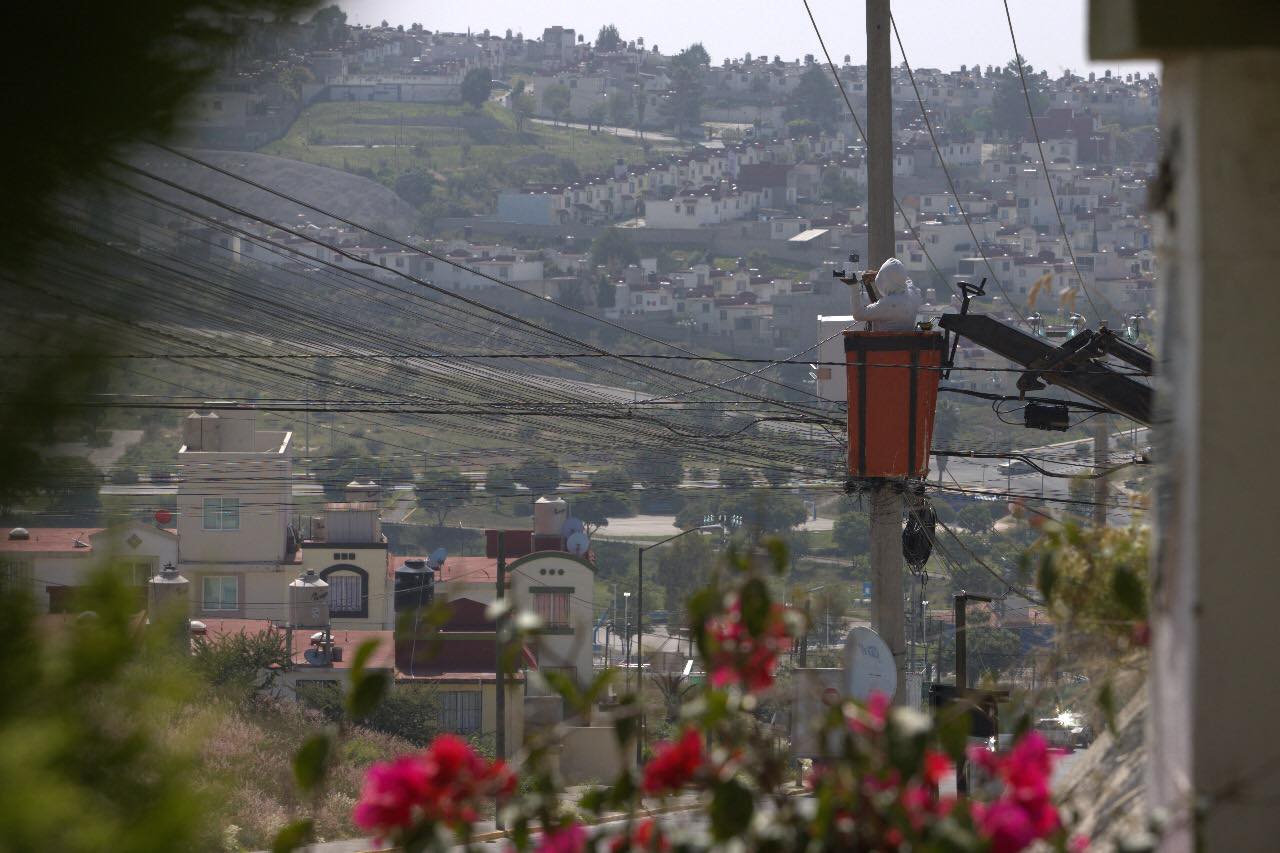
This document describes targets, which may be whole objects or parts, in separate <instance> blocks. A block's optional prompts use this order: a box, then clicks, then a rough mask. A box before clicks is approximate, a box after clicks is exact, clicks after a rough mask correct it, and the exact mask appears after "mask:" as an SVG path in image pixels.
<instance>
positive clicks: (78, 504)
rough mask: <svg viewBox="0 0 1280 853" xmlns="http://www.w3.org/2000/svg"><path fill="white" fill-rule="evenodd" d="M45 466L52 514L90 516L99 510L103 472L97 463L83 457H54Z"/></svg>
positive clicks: (82, 517)
mask: <svg viewBox="0 0 1280 853" xmlns="http://www.w3.org/2000/svg"><path fill="white" fill-rule="evenodd" d="M44 467H45V472H44V476H45V489H44V493H45V498H46V499H47V500H48V501H49V507H48V511H49V512H50V513H53V514H54V515H67V516H73V517H75V518H77V519H88V518H89V517H91V516H93V515H95V514H96V513H97V512H98V510H99V509H100V508H101V506H102V504H101V501H100V500H99V498H98V490H99V489H100V488H101V487H102V472H101V471H99V470H98V469H97V468H96V467H94V465H93V463H91V462H90V461H89V460H88V459H85V458H83V457H81V456H53V457H50V458H48V459H46V460H45V462H44Z"/></svg>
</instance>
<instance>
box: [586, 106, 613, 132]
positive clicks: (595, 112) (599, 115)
mask: <svg viewBox="0 0 1280 853" xmlns="http://www.w3.org/2000/svg"><path fill="white" fill-rule="evenodd" d="M608 113H609V105H608V104H607V103H606V102H605V101H598V102H596V103H594V104H592V105H591V108H590V109H588V110H587V130H590V129H591V125H593V124H594V125H595V126H596V130H600V128H601V127H602V126H603V124H604V120H605V116H607V115H608Z"/></svg>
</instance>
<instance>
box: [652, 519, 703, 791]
mask: <svg viewBox="0 0 1280 853" xmlns="http://www.w3.org/2000/svg"><path fill="white" fill-rule="evenodd" d="M700 530H719V531H722V532H723V531H724V526H723V525H719V524H704V525H702V526H701V527H690V528H689V529H688V530H682V531H680V532H679V533H677V534H676V535H675V536H668V537H667V538H666V539H663V540H662V541H661V542H654V543H653V544H652V545H642V546H640V548H639V549H638V551H639V558H638V562H637V566H638V569H639V583H638V584H637V585H636V591H637V595H636V694H637V698H638V701H639V702H640V731H639V734H638V736H637V737H636V765H637V766H639V764H640V762H641V761H642V760H643V756H644V743H645V735H646V731H645V719H644V682H643V681H641V680H640V674H641V669H642V667H643V660H644V658H643V656H642V655H641V652H642V650H643V649H642V645H641V644H642V643H643V642H644V641H643V640H642V639H641V638H642V637H643V636H644V634H643V633H641V632H642V631H643V628H642V627H641V625H642V624H643V623H644V552H645V551H648V550H650V549H651V548H657V547H658V546H659V545H666V544H667V543H668V542H672V541H675V540H676V539H679V538H680V537H681V536H688V535H689V534H690V533H696V532H698V531H700Z"/></svg>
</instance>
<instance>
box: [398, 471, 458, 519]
mask: <svg viewBox="0 0 1280 853" xmlns="http://www.w3.org/2000/svg"><path fill="white" fill-rule="evenodd" d="M471 489H472V484H471V481H470V480H469V479H467V478H466V477H464V476H462V472H461V471H459V470H458V469H457V468H436V469H432V470H429V471H426V472H424V473H423V474H422V475H421V476H420V477H418V481H417V482H416V483H414V485H413V490H414V494H415V496H416V498H417V500H418V506H419V508H421V509H422V510H423V511H424V512H427V513H429V514H430V515H431V516H432V518H433V519H434V521H435V523H436V527H444V523H445V521H446V520H447V519H448V518H449V515H450V514H451V513H453V512H454V511H455V510H459V509H461V508H462V507H464V506H466V505H467V500H468V498H470V497H471Z"/></svg>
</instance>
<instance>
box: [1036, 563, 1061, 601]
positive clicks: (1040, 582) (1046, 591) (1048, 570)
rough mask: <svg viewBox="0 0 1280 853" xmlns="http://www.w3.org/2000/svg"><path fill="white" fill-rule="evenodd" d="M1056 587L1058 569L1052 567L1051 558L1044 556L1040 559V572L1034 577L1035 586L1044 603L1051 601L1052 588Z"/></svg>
mask: <svg viewBox="0 0 1280 853" xmlns="http://www.w3.org/2000/svg"><path fill="white" fill-rule="evenodd" d="M1057 585H1058V569H1057V568H1056V567H1055V566H1054V565H1053V556H1052V555H1051V554H1045V555H1044V557H1042V558H1041V559H1040V571H1039V573H1038V574H1037V577H1036V586H1037V587H1039V588H1040V594H1041V595H1042V596H1044V600H1045V601H1046V602H1052V601H1053V593H1054V588H1055V587H1056V586H1057Z"/></svg>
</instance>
